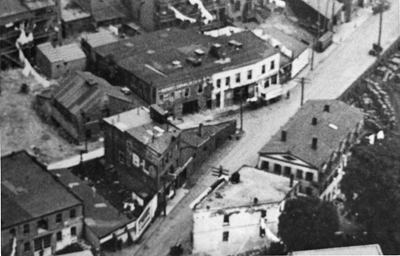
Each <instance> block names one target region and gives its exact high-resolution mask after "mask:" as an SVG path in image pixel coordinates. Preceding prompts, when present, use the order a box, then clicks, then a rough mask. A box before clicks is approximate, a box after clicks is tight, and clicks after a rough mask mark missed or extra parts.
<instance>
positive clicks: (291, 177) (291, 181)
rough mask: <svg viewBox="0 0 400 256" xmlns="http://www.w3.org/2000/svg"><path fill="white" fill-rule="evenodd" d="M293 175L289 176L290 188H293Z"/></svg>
mask: <svg viewBox="0 0 400 256" xmlns="http://www.w3.org/2000/svg"><path fill="white" fill-rule="evenodd" d="M293 180H294V175H293V174H290V187H291V188H293Z"/></svg>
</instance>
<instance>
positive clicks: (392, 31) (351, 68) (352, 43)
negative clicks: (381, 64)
mask: <svg viewBox="0 0 400 256" xmlns="http://www.w3.org/2000/svg"><path fill="white" fill-rule="evenodd" d="M391 2H392V6H391V8H390V10H389V11H387V12H385V13H384V20H383V32H382V46H383V48H384V49H386V48H387V47H388V46H389V45H390V44H391V43H392V42H393V41H395V40H396V39H397V37H398V35H399V31H400V29H399V27H398V8H399V6H398V5H399V3H398V0H393V1H391ZM378 24H379V15H375V16H371V17H370V18H369V19H368V20H366V21H365V22H364V23H363V24H362V25H359V27H357V29H356V30H355V32H354V33H352V34H351V35H349V36H348V37H347V38H346V39H343V40H342V41H341V42H340V40H339V41H337V40H336V43H335V45H333V46H331V47H332V48H331V49H329V51H330V52H329V58H327V57H326V56H324V55H321V56H318V57H317V60H316V64H317V65H316V67H315V69H314V71H312V72H309V68H307V69H306V70H304V71H303V72H302V75H304V76H306V77H307V78H309V79H311V82H310V83H309V84H307V85H306V91H305V99H306V100H307V99H334V98H337V97H338V96H339V95H341V93H342V92H343V91H345V90H346V88H347V87H348V86H349V85H350V84H351V83H352V82H353V81H354V80H356V79H357V78H358V77H359V76H360V75H361V74H362V73H363V71H364V70H366V69H367V68H368V67H369V66H370V65H371V64H372V63H373V62H374V58H373V57H372V56H369V55H368V51H369V49H371V47H372V43H375V42H376V41H377V38H378ZM299 106H300V88H299V86H297V87H295V88H294V89H293V90H292V91H291V97H290V99H283V100H281V101H280V102H278V103H276V104H273V105H271V106H268V107H264V108H260V109H257V110H254V111H248V112H245V113H244V116H245V121H244V130H245V135H244V136H243V137H242V138H241V139H240V140H239V141H238V142H236V143H235V142H230V144H229V145H228V146H227V148H226V149H225V150H223V151H221V152H219V154H218V155H217V156H214V157H213V158H212V159H211V160H210V161H209V162H208V163H206V164H205V166H203V170H201V171H202V172H207V171H208V169H209V167H210V166H218V165H220V164H222V165H223V166H224V167H225V168H227V169H229V170H230V171H231V172H234V171H236V170H237V169H239V167H241V166H242V165H243V164H247V165H252V166H254V165H255V164H256V161H257V151H258V150H259V149H260V148H261V147H262V146H263V145H264V144H265V143H266V142H267V141H268V140H269V139H270V137H271V136H272V135H273V134H274V133H276V132H277V131H278V130H279V128H280V127H281V126H282V125H283V124H285V123H286V122H287V121H288V119H289V118H290V117H291V116H292V115H293V114H294V113H295V112H296V111H297V109H298V108H299ZM225 119H226V118H225ZM215 179H216V178H215V177H213V176H211V175H205V176H204V178H203V179H201V180H200V181H198V182H197V184H196V185H195V186H194V187H193V188H192V189H191V191H190V192H189V193H188V194H187V196H186V197H185V198H184V199H183V200H182V201H181V202H180V203H179V204H178V205H177V207H176V208H175V209H174V210H173V211H172V212H171V213H170V214H169V215H168V216H167V217H166V219H164V218H163V217H161V218H159V219H158V220H156V222H155V223H154V224H153V226H152V227H150V229H149V230H148V231H147V232H146V234H145V235H144V237H143V238H142V242H141V244H140V245H135V246H133V247H131V248H129V249H127V250H124V251H123V252H122V254H124V255H146V256H152V255H154V256H159V255H167V254H168V251H169V246H171V245H173V244H174V243H176V242H177V241H178V240H179V239H182V241H183V242H184V244H185V245H187V244H188V243H189V239H190V231H191V225H192V223H191V210H190V209H189V207H188V206H189V204H190V203H191V202H192V201H193V200H194V199H195V198H196V197H197V196H198V195H199V194H200V193H201V192H203V191H204V190H205V189H206V188H207V187H208V186H209V185H210V184H211V183H212V182H213V181H215ZM160 223H161V225H158V224H160ZM118 255H121V252H118Z"/></svg>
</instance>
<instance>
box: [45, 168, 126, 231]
mask: <svg viewBox="0 0 400 256" xmlns="http://www.w3.org/2000/svg"><path fill="white" fill-rule="evenodd" d="M52 173H53V174H54V175H55V176H57V177H58V179H59V180H60V182H62V183H63V184H64V185H65V186H68V187H69V188H70V189H71V191H72V192H73V193H75V194H76V195H77V196H79V197H80V198H81V199H82V200H83V207H84V212H85V216H84V217H85V219H84V220H85V223H86V225H87V226H88V227H89V228H90V229H91V230H92V231H93V232H94V233H95V234H96V235H97V236H98V237H99V238H101V237H104V236H106V235H108V234H110V233H111V232H114V231H115V230H116V229H119V228H121V227H123V226H125V225H126V224H128V223H130V222H132V221H134V219H132V220H130V219H128V218H127V217H126V216H125V215H124V214H121V213H120V212H119V211H118V210H117V209H115V208H114V207H113V206H112V205H110V204H109V203H108V202H107V200H105V199H104V198H103V197H102V196H101V195H99V194H98V193H96V192H95V191H93V189H92V188H91V187H90V186H89V185H87V184H86V183H85V182H83V181H82V180H81V179H79V178H78V177H76V176H75V175H74V174H72V173H71V171H70V170H67V169H64V170H54V171H52Z"/></svg>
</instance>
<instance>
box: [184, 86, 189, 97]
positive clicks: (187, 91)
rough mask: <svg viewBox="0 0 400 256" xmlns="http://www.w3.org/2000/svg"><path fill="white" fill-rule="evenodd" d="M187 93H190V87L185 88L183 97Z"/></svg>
mask: <svg viewBox="0 0 400 256" xmlns="http://www.w3.org/2000/svg"><path fill="white" fill-rule="evenodd" d="M189 94H190V88H185V94H184V95H185V97H186V98H187V97H189Z"/></svg>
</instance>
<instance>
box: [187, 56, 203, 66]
mask: <svg viewBox="0 0 400 256" xmlns="http://www.w3.org/2000/svg"><path fill="white" fill-rule="evenodd" d="M186 61H187V62H188V63H190V64H191V65H192V66H193V67H198V66H201V63H202V61H201V59H196V58H194V57H188V58H186Z"/></svg>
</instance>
